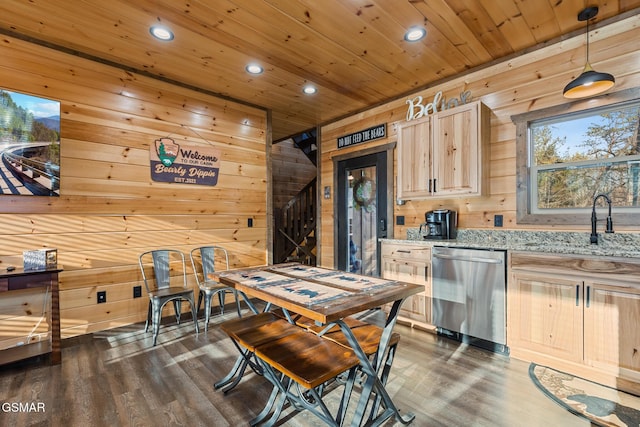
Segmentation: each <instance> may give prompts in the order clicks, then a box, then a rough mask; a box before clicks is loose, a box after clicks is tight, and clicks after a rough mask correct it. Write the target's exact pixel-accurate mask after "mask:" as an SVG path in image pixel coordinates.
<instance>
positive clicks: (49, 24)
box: [0, 0, 640, 141]
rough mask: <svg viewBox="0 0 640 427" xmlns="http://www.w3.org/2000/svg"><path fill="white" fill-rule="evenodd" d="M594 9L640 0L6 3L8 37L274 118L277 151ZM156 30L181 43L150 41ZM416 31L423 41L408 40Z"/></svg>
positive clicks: (627, 6)
mask: <svg viewBox="0 0 640 427" xmlns="http://www.w3.org/2000/svg"><path fill="white" fill-rule="evenodd" d="M589 5H597V6H599V8H600V13H599V14H598V16H597V18H596V19H595V21H594V22H595V24H596V25H594V26H592V27H591V28H597V23H598V22H602V21H603V20H608V19H615V17H616V16H619V15H621V14H625V15H629V14H633V13H640V12H639V11H640V9H638V8H639V7H640V0H618V1H614V0H597V1H596V0H593V1H585V0H406V1H405V0H135V1H131V0H109V1H104V0H55V1H49V0H30V1H25V0H2V2H0V33H2V34H4V35H8V36H18V37H21V38H26V39H28V40H33V41H37V42H42V43H44V44H47V45H50V46H54V47H58V48H63V49H65V50H70V51H73V52H76V53H77V54H81V55H84V56H88V57H92V58H94V59H96V58H99V59H100V60H101V61H103V62H107V63H113V64H118V65H119V66H122V67H123V68H125V69H129V70H138V71H140V72H142V73H145V74H148V75H153V76H157V77H159V78H162V79H167V80H171V81H174V82H179V83H180V84H184V85H188V86H191V87H195V88H199V89H200V90H202V91H206V92H208V93H212V94H217V95H221V96H225V97H229V98H231V99H234V100H240V101H243V102H246V103H250V104H252V105H256V106H260V107H263V108H267V109H270V110H272V117H273V140H274V141H278V140H280V139H283V138H285V137H288V136H291V135H294V134H297V133H299V132H302V131H304V130H307V129H309V128H312V127H314V126H317V125H319V124H322V123H327V122H330V121H332V120H334V119H336V118H338V117H341V116H344V115H348V114H351V113H354V112H357V111H359V110H362V109H364V108H366V107H368V106H371V105H375V104H379V103H382V102H385V101H388V100H391V99H397V98H398V97H400V96H403V95H405V94H408V93H411V92H415V91H417V90H420V89H421V88H423V87H427V86H429V85H430V84H433V83H434V82H438V81H440V80H442V79H446V78H447V77H450V76H453V75H456V74H459V73H463V72H465V71H468V70H471V69H474V68H476V67H481V66H483V65H484V64H487V63H491V62H492V61H496V60H499V59H502V58H506V57H509V56H512V55H516V54H518V53H519V52H523V51H525V50H527V49H531V48H535V47H536V46H538V45H540V44H543V43H547V42H549V41H554V40H558V39H561V38H562V37H567V36H569V35H576V34H579V33H580V32H581V31H582V32H584V23H581V22H579V21H578V20H577V14H578V12H579V11H580V10H581V9H583V8H584V7H585V6H589ZM156 23H162V24H164V25H166V26H168V27H170V28H171V30H172V31H173V32H174V33H175V39H174V40H173V41H171V42H159V41H157V40H155V39H153V38H152V37H151V36H150V34H149V27H150V26H151V25H153V24H156ZM413 25H422V26H425V27H426V29H427V32H428V34H427V37H426V38H425V39H423V40H422V41H419V42H416V43H409V42H407V41H405V40H404V39H403V35H404V32H405V31H406V29H407V28H409V27H410V26H413ZM251 62H255V63H259V64H261V65H262V66H263V67H264V69H265V72H264V73H263V74H261V75H258V76H253V75H250V74H248V73H247V72H246V71H245V66H246V65H247V64H248V63H251ZM308 83H310V84H313V85H315V86H316V87H317V88H318V92H317V93H316V94H314V95H305V94H303V93H302V88H303V87H304V86H305V85H306V84H308ZM2 85H10V82H1V83H0V86H2Z"/></svg>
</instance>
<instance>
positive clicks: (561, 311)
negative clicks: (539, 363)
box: [507, 272, 583, 362]
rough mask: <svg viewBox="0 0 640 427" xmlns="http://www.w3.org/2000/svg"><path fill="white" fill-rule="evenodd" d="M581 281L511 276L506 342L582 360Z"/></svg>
mask: <svg viewBox="0 0 640 427" xmlns="http://www.w3.org/2000/svg"><path fill="white" fill-rule="evenodd" d="M581 287H582V284H581V282H578V281H576V280H574V279H565V278H560V277H554V276H547V275H544V274H540V273H537V274H528V273H526V272H525V273H522V272H518V273H514V274H513V277H512V280H511V283H510V284H509V290H508V292H507V295H508V297H509V302H508V304H507V305H508V307H509V313H510V316H509V321H508V325H509V328H508V333H507V336H508V341H509V347H510V348H511V349H512V351H513V349H514V348H515V349H527V350H531V351H535V352H540V353H544V354H548V355H550V356H556V357H559V358H561V359H564V360H572V361H576V362H580V361H581V360H582V343H583V341H582V336H583V322H582V304H581V298H580V297H579V295H580V293H581Z"/></svg>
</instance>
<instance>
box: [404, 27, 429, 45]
mask: <svg viewBox="0 0 640 427" xmlns="http://www.w3.org/2000/svg"><path fill="white" fill-rule="evenodd" d="M426 35H427V30H425V29H424V28H423V27H411V28H409V29H408V30H407V32H406V33H404V39H405V40H406V41H408V42H417V41H418V40H421V39H422V38H424V36H426Z"/></svg>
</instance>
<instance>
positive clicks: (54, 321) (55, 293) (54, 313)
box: [0, 268, 62, 364]
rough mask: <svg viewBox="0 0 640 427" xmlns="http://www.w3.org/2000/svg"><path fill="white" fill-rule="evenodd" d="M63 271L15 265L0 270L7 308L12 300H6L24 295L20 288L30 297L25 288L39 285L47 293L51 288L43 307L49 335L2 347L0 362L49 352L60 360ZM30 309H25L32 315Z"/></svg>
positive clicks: (0, 292) (1, 291)
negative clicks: (29, 268)
mask: <svg viewBox="0 0 640 427" xmlns="http://www.w3.org/2000/svg"><path fill="white" fill-rule="evenodd" d="M61 271H62V269H61V268H50V269H46V270H26V271H25V270H24V269H22V268H16V269H15V270H13V271H7V270H6V269H2V270H0V303H2V307H3V308H6V305H5V304H6V303H9V304H11V303H10V302H9V301H7V300H10V299H12V298H20V297H21V296H22V295H21V294H20V292H22V294H25V297H26V298H29V294H26V293H25V291H24V290H28V289H38V288H39V289H42V290H43V292H45V293H46V292H47V291H48V292H50V294H51V295H50V298H49V300H50V303H48V302H47V295H46V294H45V299H44V301H45V302H47V306H46V307H45V308H44V310H45V311H46V321H47V323H48V325H49V336H48V339H47V340H38V341H36V342H33V343H29V342H24V341H23V342H20V343H18V344H17V345H15V346H13V347H9V348H6V349H4V350H1V351H0V364H5V363H10V362H14V361H17V360H21V359H26V358H29V357H33V356H38V355H41V354H47V353H51V354H50V360H51V363H52V364H59V363H60V362H61V351H60V294H59V287H58V273H59V272H61ZM2 300H4V301H2ZM31 311H32V310H30V309H27V310H25V312H26V314H27V315H32V314H33V313H32V312H31ZM43 315H44V313H43ZM1 322H2V320H0V323H1ZM25 338H26V337H25Z"/></svg>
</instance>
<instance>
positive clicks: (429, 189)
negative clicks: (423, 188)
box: [429, 180, 431, 193]
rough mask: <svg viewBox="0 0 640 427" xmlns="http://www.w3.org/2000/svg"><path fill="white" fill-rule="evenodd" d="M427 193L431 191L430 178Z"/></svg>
mask: <svg viewBox="0 0 640 427" xmlns="http://www.w3.org/2000/svg"><path fill="white" fill-rule="evenodd" d="M429 193H431V180H429Z"/></svg>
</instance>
